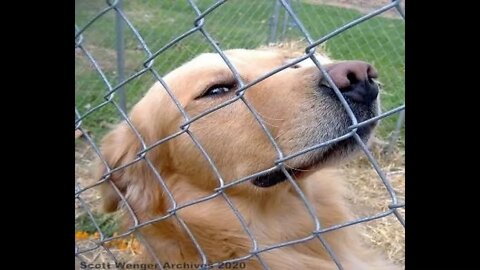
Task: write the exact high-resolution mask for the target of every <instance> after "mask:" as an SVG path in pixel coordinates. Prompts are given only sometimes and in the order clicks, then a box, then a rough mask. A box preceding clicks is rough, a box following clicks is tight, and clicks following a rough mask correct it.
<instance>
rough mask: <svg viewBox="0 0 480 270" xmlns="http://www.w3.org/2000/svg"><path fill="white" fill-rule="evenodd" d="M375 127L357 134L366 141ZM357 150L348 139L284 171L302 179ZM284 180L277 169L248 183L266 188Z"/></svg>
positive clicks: (354, 144)
mask: <svg viewBox="0 0 480 270" xmlns="http://www.w3.org/2000/svg"><path fill="white" fill-rule="evenodd" d="M375 125H376V123H372V124H371V125H366V126H363V127H361V128H358V130H357V134H358V135H359V136H360V137H361V138H362V139H364V140H365V141H366V140H368V137H369V134H370V133H371V132H372V130H373V128H374V127H375ZM358 149H359V147H358V145H357V142H356V141H355V139H354V138H351V137H350V138H348V139H345V140H343V141H340V142H337V143H335V144H333V145H331V147H330V148H328V149H327V150H326V151H323V152H322V153H321V154H314V155H313V158H311V159H310V160H309V161H307V162H306V164H304V165H302V166H296V168H286V171H287V172H288V173H289V174H290V175H291V176H292V178H293V179H294V180H298V179H302V178H304V177H305V176H308V175H309V174H311V173H313V172H315V171H316V170H318V169H320V168H322V167H325V166H328V165H330V164H332V163H333V162H335V163H336V162H341V161H342V160H344V159H345V158H347V157H348V156H350V155H351V154H353V153H354V152H356V151H357V150H358ZM314 152H315V150H314ZM286 180H287V176H286V175H285V173H284V171H283V170H281V169H280V168H279V169H278V170H275V171H273V172H270V173H268V174H264V175H261V176H258V177H256V178H254V179H252V180H250V181H251V183H252V184H253V185H255V186H257V187H262V188H268V187H272V186H275V185H276V184H278V183H281V182H284V181H286Z"/></svg>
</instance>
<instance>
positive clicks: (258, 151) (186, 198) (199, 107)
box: [98, 48, 397, 270]
mask: <svg viewBox="0 0 480 270" xmlns="http://www.w3.org/2000/svg"><path fill="white" fill-rule="evenodd" d="M225 54H226V56H227V57H228V59H229V60H230V61H231V62H232V64H233V65H234V66H235V67H236V69H237V70H238V72H239V75H240V77H241V79H242V80H243V81H244V82H245V83H248V82H251V81H253V80H255V79H257V78H259V77H260V76H262V75H264V74H266V73H267V72H269V71H272V70H273V69H275V68H277V67H280V66H282V65H284V64H286V63H289V62H290V61H292V59H294V54H292V53H291V52H289V50H285V49H278V48H276V49H273V48H272V49H265V48H263V49H257V50H245V49H235V50H229V51H225ZM317 57H318V58H320V59H319V60H320V62H321V63H328V64H327V65H325V68H326V70H327V71H328V72H329V74H330V75H331V77H332V79H333V80H334V82H335V84H336V85H337V86H338V88H339V89H340V90H341V92H342V94H343V95H344V97H345V99H346V101H347V102H348V103H349V105H350V106H351V108H352V111H353V112H354V114H355V115H356V117H357V118H358V120H359V122H360V121H364V120H366V119H369V118H372V117H374V116H376V115H377V114H378V98H377V96H378V87H377V85H376V83H375V82H374V79H375V78H376V77H377V71H376V70H375V68H374V67H372V66H371V65H370V64H368V63H365V62H362V61H340V62H334V61H331V60H329V59H328V58H327V57H326V56H321V55H318V56H317ZM164 81H165V82H166V83H167V85H168V86H169V89H170V90H171V92H172V94H173V95H174V96H175V97H176V98H177V99H178V101H179V103H180V105H181V106H182V107H183V108H184V109H185V111H186V112H187V113H188V115H190V116H195V115H198V114H200V113H202V112H204V111H206V110H208V109H209V108H211V107H213V106H216V105H218V104H220V103H222V102H225V101H227V100H229V99H231V98H233V97H235V90H237V89H238V87H239V86H238V83H237V81H236V80H235V78H234V76H233V74H232V72H231V71H230V69H229V68H228V67H227V65H226V64H225V62H224V61H223V60H222V59H221V57H220V55H218V54H213V53H206V54H202V55H199V56H197V57H196V58H194V59H193V60H191V61H190V62H188V63H186V64H184V65H182V66H180V67H179V68H177V69H175V70H173V71H172V72H170V73H169V74H167V75H166V76H165V77H164ZM244 93H245V96H244V97H245V99H246V100H247V101H248V102H249V103H250V104H251V105H252V106H253V107H254V108H255V110H256V111H257V112H258V114H259V115H260V116H261V117H262V118H263V120H264V124H265V126H266V127H267V128H268V130H269V131H270V132H271V134H272V135H273V137H274V138H275V140H276V142H277V143H278V146H279V148H280V149H281V150H282V152H283V153H284V154H285V155H289V154H292V153H296V152H298V151H300V150H302V149H305V148H307V147H309V146H313V145H316V144H318V143H321V142H325V141H328V140H330V139H334V138H336V137H338V136H341V135H344V134H346V133H347V132H348V131H349V130H348V127H349V126H350V125H351V120H350V118H349V117H348V115H347V112H346V110H345V108H344V107H343V106H342V104H341V103H340V101H339V99H338V97H337V96H336V95H335V93H334V91H333V90H332V88H330V87H329V86H328V83H325V80H324V78H323V77H322V74H321V72H320V71H319V69H318V68H317V67H316V66H314V65H313V63H312V61H311V60H310V59H307V60H304V61H303V62H300V63H299V64H297V65H294V66H291V67H289V68H287V69H285V70H283V71H281V72H278V73H276V74H275V75H273V76H271V77H268V78H267V79H265V80H263V81H261V82H260V83H258V84H255V85H253V86H252V87H250V88H248V89H247V90H246V91H245V92H244ZM129 118H130V120H131V123H132V125H133V126H134V127H135V129H136V130H138V133H139V134H140V135H141V137H142V138H143V140H144V141H145V144H146V145H147V146H148V145H152V144H154V143H155V142H157V141H159V140H161V139H163V138H165V137H167V136H169V135H172V134H174V133H176V132H178V131H180V130H181V129H180V127H181V126H182V123H183V122H184V117H183V115H182V114H181V113H180V112H179V110H178V108H177V107H176V105H175V103H174V102H173V101H172V98H171V97H170V95H169V94H168V93H167V91H166V90H165V89H164V87H163V86H162V85H161V84H160V83H159V82H157V83H155V84H154V85H153V86H152V88H151V89H150V90H149V91H148V92H147V93H146V95H145V96H144V97H143V98H142V99H141V100H140V101H139V102H138V103H137V104H136V105H135V106H134V107H133V109H132V110H131V112H130V115H129ZM374 126H375V123H372V124H371V125H368V126H363V127H361V128H359V129H358V134H359V136H360V137H361V139H362V140H363V141H364V142H367V141H368V140H369V137H371V134H372V131H373V130H374ZM188 130H189V132H190V133H192V134H193V136H194V137H195V138H196V139H197V140H198V142H199V143H200V144H201V146H202V147H203V149H204V150H205V152H206V153H207V154H208V155H209V156H210V158H211V160H212V162H213V163H214V164H215V166H216V167H217V168H218V172H219V174H220V175H221V177H222V179H223V182H224V184H229V183H231V182H232V181H235V180H238V179H241V178H244V177H246V176H249V175H251V174H254V173H258V172H261V171H262V170H266V169H268V168H273V167H275V160H276V159H277V152H276V151H275V149H274V147H273V146H272V143H271V142H270V141H269V139H268V137H267V136H266V134H265V132H264V131H263V130H262V128H261V126H260V125H259V124H258V122H257V121H256V119H255V117H254V116H253V115H252V113H251V112H250V111H249V109H248V107H247V106H246V105H245V104H244V103H243V102H242V101H241V100H237V101H236V102H233V103H231V104H229V105H228V106H225V107H223V108H221V109H219V110H217V111H214V112H213V113H210V114H207V115H206V116H204V117H202V118H200V119H198V120H196V121H194V122H193V123H191V124H190V125H189V127H188ZM141 150H142V145H141V142H140V140H139V139H138V138H137V135H136V134H135V132H134V131H133V130H132V129H131V128H130V127H129V125H128V124H127V123H125V122H122V123H120V124H119V125H118V126H117V127H116V128H114V129H113V130H112V131H110V133H108V134H107V135H106V136H105V138H104V139H103V141H102V145H101V151H102V153H103V156H104V158H105V160H106V162H107V163H108V166H109V167H110V168H111V169H114V168H117V167H120V166H124V165H126V164H127V163H129V162H131V161H133V160H135V159H136V158H138V157H139V155H138V153H139V152H140V151H141ZM357 151H358V146H357V144H356V142H355V141H354V139H353V138H349V139H347V140H343V141H340V142H336V143H333V144H330V145H328V146H325V147H321V148H318V149H316V150H314V151H310V152H307V153H305V154H303V155H299V156H297V157H295V158H291V159H288V160H287V161H285V163H284V164H285V167H286V168H287V170H288V172H289V173H290V174H291V175H292V176H293V178H294V181H295V183H297V184H298V186H299V187H300V189H301V190H303V192H304V194H305V196H306V197H307V199H308V200H309V201H310V203H311V204H312V206H313V208H314V211H315V212H316V213H315V214H316V215H317V216H318V218H319V221H320V222H321V226H322V228H328V227H331V226H334V225H337V224H342V223H345V222H348V221H353V220H354V217H353V216H352V214H351V213H350V211H349V206H348V202H347V200H346V199H345V198H344V195H345V188H344V185H343V183H342V179H341V177H338V176H337V174H336V173H335V170H333V169H330V168H334V167H335V166H336V165H338V164H339V162H341V161H342V160H344V159H346V158H347V157H349V156H351V155H352V154H353V153H355V152H357ZM145 157H146V158H147V159H148V161H146V160H145V159H140V160H139V161H138V162H135V163H133V164H131V165H129V166H125V167H124V168H123V169H120V170H116V171H114V172H113V173H112V174H111V175H110V176H109V178H108V180H107V181H106V182H105V183H103V184H102V185H101V188H102V194H103V198H104V200H105V204H104V208H105V210H106V211H115V210H117V209H119V208H122V207H125V204H124V203H121V202H122V200H121V199H120V196H119V195H118V194H117V192H116V191H115V190H114V189H113V188H112V186H111V184H115V186H116V187H118V190H119V191H120V192H121V193H122V194H123V196H124V197H125V199H126V201H127V202H128V204H129V205H130V206H131V208H132V210H133V211H134V212H135V214H136V215H137V217H138V221H139V223H143V222H147V221H149V220H152V219H155V218H159V217H162V216H164V215H167V214H168V213H169V209H171V207H172V201H171V199H170V197H169V196H168V193H167V192H166V191H165V190H164V188H163V187H162V185H161V182H160V180H159V178H158V175H156V173H155V172H154V171H153V170H152V167H154V168H155V170H156V171H158V173H159V176H161V179H162V181H164V183H165V185H166V187H167V188H168V190H169V191H170V192H171V194H172V195H173V198H174V200H175V203H176V205H177V206H181V205H183V204H186V203H189V202H191V201H193V200H196V199H200V198H204V197H207V196H210V195H212V194H214V192H215V189H216V188H218V187H219V180H218V178H217V176H216V174H215V173H214V171H213V169H212V167H211V165H210V164H209V162H208V161H207V159H206V158H205V157H204V155H203V154H202V152H201V151H200V150H199V148H198V147H197V146H196V145H195V143H194V142H193V141H192V139H191V138H190V136H189V135H188V134H187V133H182V134H181V135H179V136H176V137H175V138H173V139H171V140H167V141H165V142H164V143H161V144H159V145H158V146H155V147H154V148H152V149H151V150H150V151H148V152H147V154H146V155H145ZM99 164H102V165H99V169H98V178H100V177H102V175H104V174H105V173H106V172H108V170H107V169H106V168H105V166H103V163H99ZM110 182H111V183H110ZM224 193H225V194H226V196H228V198H229V199H230V201H231V203H232V204H233V205H234V206H235V208H236V209H238V211H239V213H240V214H241V215H242V217H243V218H244V220H245V223H246V224H247V226H248V228H249V230H250V231H251V233H252V235H253V237H254V238H255V239H256V241H257V245H258V249H262V248H266V247H269V246H272V245H275V244H280V243H284V242H287V241H292V240H297V239H301V238H305V237H308V236H311V235H312V234H313V232H314V230H315V223H314V221H313V219H312V217H311V215H309V213H308V211H307V208H306V207H305V204H304V202H303V201H302V199H301V197H300V196H299V194H298V193H297V192H296V191H295V189H294V187H293V185H292V183H290V181H288V179H287V177H286V176H285V175H284V173H283V172H282V171H281V170H277V171H275V170H273V171H271V172H270V173H268V174H266V175H262V176H258V177H256V178H253V179H249V180H247V181H244V182H241V183H240V184H237V185H233V186H231V187H228V188H226V189H225V190H224ZM175 215H176V216H177V217H178V218H180V219H181V220H183V221H184V223H185V224H186V226H187V227H188V228H189V230H190V231H191V234H193V236H194V237H195V239H196V240H197V241H198V244H199V246H200V247H201V249H202V250H203V252H204V253H205V256H206V259H207V261H208V263H216V262H221V261H224V260H230V259H235V258H239V257H243V256H248V255H249V254H251V252H252V250H253V245H252V241H251V239H250V238H249V235H248V234H247V233H246V232H245V230H244V228H243V226H242V224H241V223H240V221H239V219H238V218H237V216H236V214H235V213H234V211H232V209H231V207H230V206H229V204H228V203H227V202H226V200H225V199H224V197H223V196H222V195H218V196H216V197H213V198H211V199H209V200H204V201H202V202H199V203H195V204H192V205H190V206H187V207H183V208H181V209H179V210H177V211H176V214H175ZM125 219H126V220H127V221H128V220H129V223H130V225H131V223H132V220H131V218H128V217H126V218H125ZM127 223H128V222H127ZM127 225H128V224H127ZM140 231H141V233H142V234H143V236H144V238H145V239H146V241H148V243H149V245H150V246H151V247H152V251H153V252H154V253H155V255H156V256H157V257H158V259H159V260H160V262H161V263H169V264H177V263H181V264H183V263H187V264H198V263H201V262H202V260H201V256H200V254H199V252H198V250H197V248H196V247H195V246H194V244H193V243H192V240H191V238H190V237H189V235H188V233H187V232H186V231H185V230H184V229H183V227H182V226H181V224H180V223H179V221H178V220H177V218H176V217H175V216H173V215H172V216H169V217H168V218H166V219H162V220H160V221H158V222H154V223H151V224H149V225H147V226H144V227H142V228H141V229H140ZM322 237H323V238H324V239H325V240H326V242H327V243H328V245H329V246H330V247H331V249H332V251H333V252H334V253H335V254H336V256H337V258H338V261H339V262H340V263H341V265H342V266H343V268H344V269H370V270H371V269H383V270H384V269H397V266H395V265H393V264H392V263H390V262H389V261H388V260H387V259H386V258H384V257H383V256H382V255H381V253H379V252H377V251H374V250H372V249H371V248H370V247H369V246H367V245H364V244H363V243H362V239H361V238H360V235H359V233H358V232H356V228H355V226H349V227H344V228H341V229H338V230H332V231H328V232H324V233H322ZM145 253H147V252H145ZM258 256H259V257H260V258H261V260H262V261H263V262H264V263H265V264H266V265H268V267H269V268H270V269H274V270H283V269H285V270H287V269H288V270H290V269H297V270H300V269H337V266H336V264H335V263H334V262H333V260H332V259H331V257H330V256H329V254H328V253H327V251H326V249H325V248H324V246H323V245H322V243H321V242H320V241H319V239H318V238H313V239H310V240H308V241H305V242H302V243H296V244H292V245H285V246H282V247H280V248H274V249H271V250H267V251H264V252H260V253H258ZM242 262H243V263H242V264H240V263H238V264H237V268H240V267H241V268H246V269H263V268H262V264H261V263H260V261H259V259H258V258H257V257H256V256H250V257H249V258H248V259H247V260H244V261H242Z"/></svg>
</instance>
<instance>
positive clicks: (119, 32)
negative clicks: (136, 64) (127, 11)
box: [115, 0, 127, 112]
mask: <svg viewBox="0 0 480 270" xmlns="http://www.w3.org/2000/svg"><path fill="white" fill-rule="evenodd" d="M116 7H117V10H119V11H122V12H123V0H118V2H117V5H116ZM115 14H116V16H115V32H116V40H115V42H116V49H117V72H118V78H117V81H118V83H121V82H123V81H124V80H125V39H124V36H123V20H122V16H120V13H119V12H116V13H115ZM117 92H118V95H119V98H120V108H121V109H122V110H123V111H124V112H126V111H127V101H126V97H125V88H124V87H123V86H122V87H120V88H119V89H118V91H117Z"/></svg>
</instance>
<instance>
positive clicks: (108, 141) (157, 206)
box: [96, 123, 164, 214]
mask: <svg viewBox="0 0 480 270" xmlns="http://www.w3.org/2000/svg"><path fill="white" fill-rule="evenodd" d="M141 149H142V148H141V141H140V139H139V138H138V137H137V136H136V135H135V133H134V132H133V130H132V129H131V128H130V126H128V125H127V124H126V123H121V124H119V125H118V126H117V127H116V128H115V129H114V130H112V131H110V132H109V133H108V134H107V135H106V136H105V137H104V139H103V140H102V144H101V152H102V158H103V159H104V161H105V162H106V163H107V164H108V167H109V168H110V169H111V170H112V169H115V168H119V167H123V166H124V167H123V168H122V169H119V170H116V171H114V172H113V173H111V174H110V175H109V177H108V178H107V180H106V181H105V182H104V183H102V184H101V185H100V193H101V196H102V199H103V210H104V211H106V212H113V211H116V210H117V209H118V208H119V207H120V206H121V205H122V204H121V203H122V200H121V197H120V196H119V194H118V191H119V192H120V193H121V194H122V195H123V196H124V198H125V200H126V203H128V204H129V205H130V207H131V208H132V209H134V211H136V212H137V211H138V212H141V213H147V214H151V213H162V212H164V202H163V193H164V191H163V189H162V187H161V185H160V183H159V179H157V175H156V174H155V173H154V171H153V170H154V169H153V168H151V167H150V166H148V164H147V163H146V161H145V160H144V159H140V160H138V161H136V162H134V163H132V161H135V160H137V159H138V153H139V151H140V150H141ZM161 149H163V148H160V147H157V149H154V150H152V151H150V152H149V153H148V154H147V158H149V160H151V161H152V163H153V164H154V167H155V168H156V169H160V167H161V164H159V162H160V160H159V158H158V157H159V155H160V151H162V150H161ZM130 163H131V164H130ZM125 165H126V166H125ZM107 172H108V170H107V168H106V166H105V163H104V162H103V161H101V160H100V161H99V163H98V166H97V174H96V175H97V177H96V179H100V178H101V177H102V176H103V175H105V174H106V173H107ZM157 172H158V171H157ZM112 184H113V185H115V186H116V187H117V189H118V191H117V190H115V188H113V187H112ZM123 203H125V202H123Z"/></svg>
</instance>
